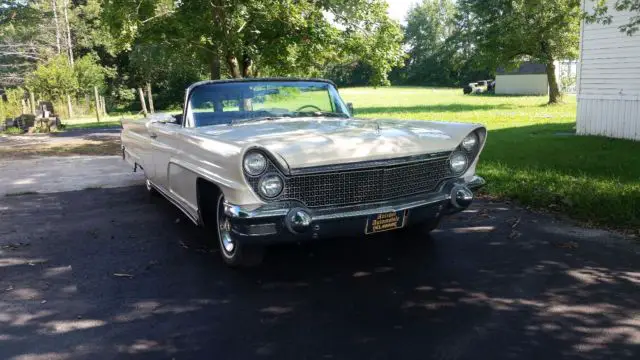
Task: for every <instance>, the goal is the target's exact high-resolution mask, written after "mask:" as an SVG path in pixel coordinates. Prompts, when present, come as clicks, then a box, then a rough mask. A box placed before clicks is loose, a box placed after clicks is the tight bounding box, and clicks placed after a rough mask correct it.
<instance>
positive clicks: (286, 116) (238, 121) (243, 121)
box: [229, 114, 293, 125]
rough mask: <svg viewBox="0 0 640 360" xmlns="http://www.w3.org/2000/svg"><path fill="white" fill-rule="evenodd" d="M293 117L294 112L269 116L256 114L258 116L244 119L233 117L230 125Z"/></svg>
mask: <svg viewBox="0 0 640 360" xmlns="http://www.w3.org/2000/svg"><path fill="white" fill-rule="evenodd" d="M290 117H293V115H292V114H278V115H268V116H256V117H248V118H242V119H233V120H231V123H229V125H234V124H239V123H245V122H253V121H263V120H278V119H282V118H290Z"/></svg>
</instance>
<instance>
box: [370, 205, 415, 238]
mask: <svg viewBox="0 0 640 360" xmlns="http://www.w3.org/2000/svg"><path fill="white" fill-rule="evenodd" d="M407 214H408V210H402V211H394V212H388V213H382V214H375V215H369V216H368V217H367V225H366V227H365V228H364V233H365V234H375V233H379V232H384V231H390V230H396V229H401V228H403V227H404V225H405V223H406V220H407Z"/></svg>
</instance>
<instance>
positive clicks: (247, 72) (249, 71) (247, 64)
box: [242, 54, 253, 77]
mask: <svg viewBox="0 0 640 360" xmlns="http://www.w3.org/2000/svg"><path fill="white" fill-rule="evenodd" d="M252 75H253V60H251V58H250V57H249V56H248V55H246V54H245V55H244V56H243V57H242V77H251V76H252Z"/></svg>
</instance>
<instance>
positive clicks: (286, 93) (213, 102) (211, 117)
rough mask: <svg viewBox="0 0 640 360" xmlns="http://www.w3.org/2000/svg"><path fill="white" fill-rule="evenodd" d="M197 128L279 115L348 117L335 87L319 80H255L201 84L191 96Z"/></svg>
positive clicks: (191, 111)
mask: <svg viewBox="0 0 640 360" xmlns="http://www.w3.org/2000/svg"><path fill="white" fill-rule="evenodd" d="M187 116H188V117H189V118H190V119H192V120H193V124H194V126H195V127H201V126H209V125H220V124H232V123H235V122H242V121H251V120H263V119H273V118H279V117H309V116H333V117H349V112H348V110H347V107H346V106H345V104H344V102H343V101H342V99H341V98H340V95H338V91H337V90H336V89H335V87H334V86H333V85H331V84H329V83H325V82H320V81H256V82H229V83H217V84H216V83H213V84H206V85H201V86H198V87H196V88H194V89H193V90H192V92H191V95H190V97H189V104H188V108H187Z"/></svg>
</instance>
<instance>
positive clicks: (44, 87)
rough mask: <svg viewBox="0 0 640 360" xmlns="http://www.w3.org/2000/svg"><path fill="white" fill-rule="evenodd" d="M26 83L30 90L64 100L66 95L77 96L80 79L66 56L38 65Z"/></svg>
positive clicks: (56, 57)
mask: <svg viewBox="0 0 640 360" xmlns="http://www.w3.org/2000/svg"><path fill="white" fill-rule="evenodd" d="M25 83H26V85H27V88H29V89H30V90H32V91H36V92H38V93H40V94H44V95H46V96H48V97H51V98H52V99H55V100H60V99H62V97H63V96H64V95H70V94H75V92H76V91H77V90H78V79H77V78H76V74H75V73H74V71H73V68H71V67H70V66H69V63H68V59H67V57H66V56H65V55H58V56H55V57H54V58H53V59H51V60H50V61H49V62H47V63H43V64H40V65H38V67H37V68H36V70H35V71H34V72H32V73H31V74H29V75H28V77H27V79H26V81H25Z"/></svg>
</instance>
